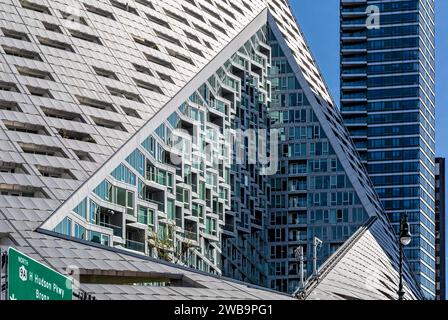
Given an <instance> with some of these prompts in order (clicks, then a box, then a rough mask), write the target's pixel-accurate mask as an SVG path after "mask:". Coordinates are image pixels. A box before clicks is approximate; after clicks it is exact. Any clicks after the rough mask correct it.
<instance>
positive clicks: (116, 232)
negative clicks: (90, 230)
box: [98, 222, 123, 238]
mask: <svg viewBox="0 0 448 320" xmlns="http://www.w3.org/2000/svg"><path fill="white" fill-rule="evenodd" d="M98 225H99V226H100V227H105V228H109V229H112V230H113V233H114V236H116V237H120V238H121V237H123V228H121V227H119V226H115V225H113V224H109V223H105V222H100V223H98Z"/></svg>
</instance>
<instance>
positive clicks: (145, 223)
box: [0, 0, 421, 299]
mask: <svg viewBox="0 0 448 320" xmlns="http://www.w3.org/2000/svg"><path fill="white" fill-rule="evenodd" d="M1 9H2V10H3V11H4V12H7V13H8V14H5V15H4V16H2V20H0V21H1V23H2V24H1V26H0V27H1V29H0V30H1V32H2V35H3V36H2V37H1V38H0V47H1V50H2V51H1V53H2V54H1V59H2V60H1V61H2V66H4V68H2V70H1V79H2V80H1V82H0V84H1V86H0V93H1V99H0V102H1V104H0V106H1V110H0V119H1V120H2V121H1V128H0V129H1V131H0V133H1V134H0V139H1V144H0V146H1V149H0V150H1V152H0V156H1V157H2V158H1V162H0V165H1V170H0V171H1V172H0V177H1V179H2V183H1V184H0V204H1V205H0V213H1V215H0V219H1V222H3V221H5V222H6V223H5V226H6V227H5V228H4V229H1V230H0V232H1V233H0V245H4V244H7V245H14V246H16V247H18V248H19V249H21V250H23V251H26V252H27V253H30V254H33V255H34V256H35V258H36V259H38V260H41V261H45V262H46V263H48V264H50V265H51V266H53V267H54V268H56V269H58V270H60V271H63V272H67V270H68V269H70V270H72V269H76V270H78V272H80V279H81V283H82V282H83V281H85V282H86V283H88V284H89V285H87V284H85V285H86V286H87V287H88V288H89V289H90V290H91V291H93V292H95V290H104V288H98V287H96V286H95V281H97V282H100V283H102V284H104V283H103V282H102V281H111V283H109V285H112V284H113V283H137V284H142V285H144V284H145V283H151V281H154V279H159V280H160V279H162V280H164V279H167V281H162V282H164V283H165V282H166V283H169V284H170V286H173V287H176V286H178V285H180V284H183V285H184V286H187V285H188V284H190V285H191V287H195V288H194V289H198V291H199V287H201V285H200V284H203V283H205V282H207V281H210V282H212V280H210V279H212V278H213V277H212V276H211V274H213V275H215V276H221V275H225V276H227V277H230V278H233V279H237V280H242V281H244V282H246V283H253V284H257V285H262V286H265V287H271V288H274V289H277V290H280V291H285V292H290V293H292V292H295V291H296V290H297V289H298V287H299V285H300V271H301V270H300V264H299V263H298V261H297V255H296V254H295V252H296V249H298V247H300V246H301V247H302V249H303V253H304V255H303V258H304V264H305V270H304V271H305V274H306V277H307V278H309V281H308V282H307V284H306V285H305V287H306V288H305V289H306V290H305V291H303V292H302V293H303V295H301V297H311V296H310V294H312V292H313V291H314V289H316V290H320V291H322V290H324V291H325V290H326V291H325V292H326V295H327V296H328V297H331V298H332V299H375V298H377V299H396V296H397V293H396V290H397V284H398V266H399V255H398V252H399V251H398V246H397V239H396V237H395V235H394V232H393V229H392V227H391V225H390V224H389V222H388V220H387V217H386V215H385V214H384V212H383V210H382V207H381V205H380V201H379V198H378V196H377V194H376V193H375V191H374V189H373V185H372V183H371V181H370V180H369V177H368V174H367V171H366V170H365V168H364V167H363V166H362V163H361V162H360V160H359V158H358V154H357V152H356V150H355V147H354V145H353V144H352V141H351V139H350V137H349V133H348V131H347V129H346V128H345V126H344V124H343V120H342V117H341V115H340V113H339V111H338V110H337V109H336V107H335V105H334V103H333V101H332V100H331V98H330V96H329V94H328V92H327V89H326V87H325V84H324V82H323V80H322V78H321V76H320V74H319V72H318V69H317V67H316V66H315V63H314V60H313V58H312V56H311V54H310V52H309V49H308V46H307V45H306V43H305V41H304V39H303V35H302V33H301V31H300V29H299V27H298V26H297V24H296V21H295V19H294V17H293V15H292V13H291V9H290V7H289V5H288V4H287V2H285V1H280V0H270V1H264V0H259V1H246V0H243V1H241V0H231V1H210V0H185V1H172V0H157V1H155V0H153V1H148V0H135V1H126V2H125V1H120V0H108V1H106V0H104V1H102V2H101V5H99V3H98V1H93V0H90V1H89V0H85V1H84V0H83V1H70V0H59V1H52V2H45V1H38V0H19V1H12V0H11V1H5V2H3V3H2V5H1ZM315 244H321V245H319V248H318V247H317V245H315ZM314 249H316V250H314ZM314 252H316V254H314ZM366 261H367V262H366ZM314 262H315V265H316V268H314ZM347 268H348V269H349V270H348V271H349V272H343V271H342V270H347ZM164 269H166V271H163V270H164ZM192 269H196V270H199V273H198V272H193V271H192ZM153 270H155V271H153ZM313 274H314V276H318V278H319V279H322V280H324V279H325V283H324V285H323V286H320V285H318V286H316V283H317V282H316V279H317V278H316V277H313ZM115 277H123V278H124V279H125V280H123V279H116V278H115ZM133 277H134V278H138V281H137V282H136V280H132V279H133ZM184 277H185V278H186V279H184ZM191 278H193V280H195V279H197V280H198V281H196V282H200V284H197V285H196V284H195V281H192V279H191ZM219 279H222V278H219ZM225 281H227V280H225ZM225 281H224V283H228V282H225ZM404 282H405V290H406V298H408V299H415V298H421V292H420V291H419V289H418V287H417V285H416V281H415V279H414V278H413V276H412V273H411V272H410V269H409V265H408V263H407V261H405V264H404ZM341 283H346V284H347V285H346V286H344V285H342V286H341V285H338V284H341ZM90 285H91V286H90ZM235 285H236V284H235ZM210 286H211V285H210ZM132 287H133V286H131V285H128V286H127V287H126V289H125V290H120V289H116V290H119V291H120V292H123V291H125V292H135V291H138V290H139V289H138V288H135V286H134V287H133V288H132ZM137 287H138V286H137ZM207 288H208V287H207ZM325 288H327V289H325ZM113 289H114V290H115V288H113ZM111 290H112V288H111ZM129 290H130V291H129ZM159 290H160V289H159ZM179 290H181V291H183V289H179ZM161 291H162V290H161ZM187 291H188V290H187ZM183 292H184V293H185V291H183ZM192 292H195V291H194V290H192ZM207 292H209V291H207ZM226 292H227V291H226ZM165 295H166V294H165ZM232 297H233V296H232ZM312 297H313V298H319V297H320V295H313V296H312Z"/></svg>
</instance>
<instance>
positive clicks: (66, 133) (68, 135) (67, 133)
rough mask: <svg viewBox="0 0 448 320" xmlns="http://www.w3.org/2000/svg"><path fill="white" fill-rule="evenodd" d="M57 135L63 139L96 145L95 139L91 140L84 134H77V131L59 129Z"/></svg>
mask: <svg viewBox="0 0 448 320" xmlns="http://www.w3.org/2000/svg"><path fill="white" fill-rule="evenodd" d="M58 133H59V134H60V135H61V137H62V138H64V139H70V140H77V141H84V142H89V143H96V141H95V139H93V137H92V136H91V135H90V134H88V133H86V132H78V131H73V130H67V129H59V130H58Z"/></svg>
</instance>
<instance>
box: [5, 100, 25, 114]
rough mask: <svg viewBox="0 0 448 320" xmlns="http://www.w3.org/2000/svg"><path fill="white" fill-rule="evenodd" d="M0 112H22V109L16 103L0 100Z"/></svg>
mask: <svg viewBox="0 0 448 320" xmlns="http://www.w3.org/2000/svg"><path fill="white" fill-rule="evenodd" d="M0 110H7V111H15V112H22V109H21V108H20V106H19V104H18V103H17V102H15V101H7V100H0Z"/></svg>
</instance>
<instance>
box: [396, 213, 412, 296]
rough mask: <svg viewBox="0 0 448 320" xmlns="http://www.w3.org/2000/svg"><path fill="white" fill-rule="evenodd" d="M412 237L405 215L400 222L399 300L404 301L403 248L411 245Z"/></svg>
mask: <svg viewBox="0 0 448 320" xmlns="http://www.w3.org/2000/svg"><path fill="white" fill-rule="evenodd" d="M411 238H412V235H411V233H410V232H409V223H408V215H407V213H405V214H404V215H403V217H402V218H401V221H400V243H399V245H400V283H399V285H398V300H403V297H404V290H403V248H404V247H405V246H407V245H409V243H411Z"/></svg>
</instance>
